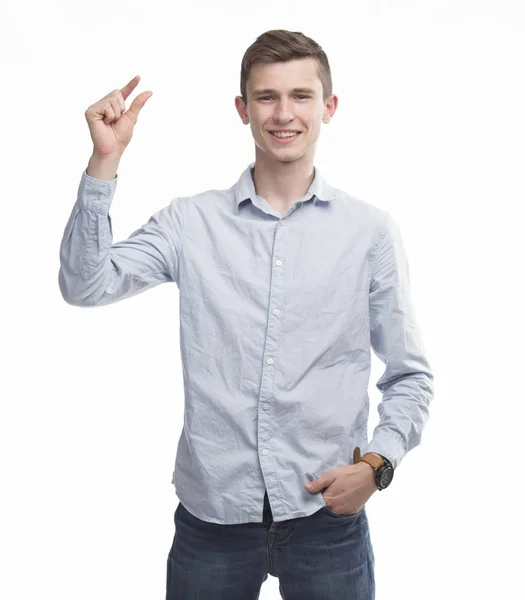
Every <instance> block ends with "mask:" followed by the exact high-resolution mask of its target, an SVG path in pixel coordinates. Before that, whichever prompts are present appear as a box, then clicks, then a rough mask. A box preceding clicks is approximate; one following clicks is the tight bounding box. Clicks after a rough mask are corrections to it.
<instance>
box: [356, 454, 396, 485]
mask: <svg viewBox="0 0 525 600" xmlns="http://www.w3.org/2000/svg"><path fill="white" fill-rule="evenodd" d="M379 456H380V457H381V458H379V457H378V456H376V455H375V454H372V453H371V452H367V453H366V454H363V456H361V449H360V448H359V446H356V447H355V448H354V465H355V464H357V463H358V462H360V461H364V462H367V463H368V464H369V465H370V466H371V467H372V468H373V469H374V474H375V479H376V486H377V489H378V490H379V491H381V490H384V489H385V488H386V487H388V486H389V485H390V484H391V482H392V479H393V478H394V467H393V466H392V463H391V462H390V461H389V460H388V458H386V457H385V456H383V455H382V454H379Z"/></svg>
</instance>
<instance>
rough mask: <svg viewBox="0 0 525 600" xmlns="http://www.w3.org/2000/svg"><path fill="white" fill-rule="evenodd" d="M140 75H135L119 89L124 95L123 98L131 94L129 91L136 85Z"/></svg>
mask: <svg viewBox="0 0 525 600" xmlns="http://www.w3.org/2000/svg"><path fill="white" fill-rule="evenodd" d="M139 79H140V75H135V77H133V79H132V80H131V81H130V82H129V83H126V85H125V86H124V87H123V88H121V89H120V91H121V92H122V95H123V96H124V100H125V99H126V98H127V97H128V96H129V95H130V94H131V92H132V91H133V90H134V89H135V88H136V87H137V83H138V82H139Z"/></svg>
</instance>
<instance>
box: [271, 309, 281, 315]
mask: <svg viewBox="0 0 525 600" xmlns="http://www.w3.org/2000/svg"><path fill="white" fill-rule="evenodd" d="M273 314H274V315H280V314H281V311H280V310H279V309H278V308H274V309H273Z"/></svg>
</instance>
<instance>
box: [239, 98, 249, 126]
mask: <svg viewBox="0 0 525 600" xmlns="http://www.w3.org/2000/svg"><path fill="white" fill-rule="evenodd" d="M235 108H236V109H237V112H238V113H239V116H240V117H241V120H242V122H243V123H244V124H245V125H248V123H249V122H250V117H249V116H248V109H247V107H246V104H244V100H243V99H242V96H235Z"/></svg>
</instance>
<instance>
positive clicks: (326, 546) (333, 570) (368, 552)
mask: <svg viewBox="0 0 525 600" xmlns="http://www.w3.org/2000/svg"><path fill="white" fill-rule="evenodd" d="M174 520H175V535H174V538H173V544H172V546H171V549H170V551H169V555H168V560H167V576H166V600H257V599H258V598H259V594H260V590H261V586H262V584H263V583H264V581H266V579H268V574H270V575H273V576H274V577H277V578H278V579H279V591H280V593H281V598H283V599H284V600H374V598H375V582H374V552H373V550H372V543H371V540H370V532H369V528H368V518H367V516H366V510H365V507H364V506H363V508H362V509H361V510H360V511H359V512H358V513H357V514H355V515H350V516H344V515H338V514H337V513H335V512H333V511H331V510H330V509H329V508H328V507H323V508H321V509H319V510H318V511H317V512H315V513H313V514H312V515H309V516H307V517H300V518H296V519H288V520H286V521H281V522H279V523H274V522H273V517H272V511H271V509H270V504H269V502H268V496H267V495H266V494H265V496H264V508H263V521H262V522H261V523H240V524H232V525H221V524H218V523H209V522H207V521H202V520H201V519H198V518H197V517H195V516H193V515H192V514H191V513H190V512H188V511H187V510H186V509H185V508H184V506H183V505H182V503H181V502H179V504H178V506H177V509H176V510H175V517H174Z"/></svg>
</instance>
